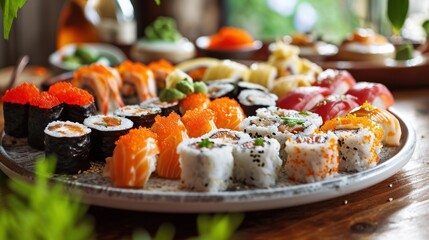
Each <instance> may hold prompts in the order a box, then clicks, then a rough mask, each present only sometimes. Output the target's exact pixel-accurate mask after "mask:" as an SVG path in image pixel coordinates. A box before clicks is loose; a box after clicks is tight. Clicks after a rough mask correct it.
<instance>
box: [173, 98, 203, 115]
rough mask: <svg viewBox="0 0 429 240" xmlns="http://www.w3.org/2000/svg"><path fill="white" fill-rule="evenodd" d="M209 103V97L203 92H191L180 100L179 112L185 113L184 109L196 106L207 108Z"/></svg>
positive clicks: (195, 107)
mask: <svg viewBox="0 0 429 240" xmlns="http://www.w3.org/2000/svg"><path fill="white" fill-rule="evenodd" d="M209 104H210V98H209V97H208V96H207V95H206V94H204V93H193V94H190V95H188V96H186V98H184V99H182V100H181V101H180V104H179V105H180V106H179V109H180V113H182V115H183V114H185V113H186V111H188V110H192V109H197V108H207V107H208V106H209Z"/></svg>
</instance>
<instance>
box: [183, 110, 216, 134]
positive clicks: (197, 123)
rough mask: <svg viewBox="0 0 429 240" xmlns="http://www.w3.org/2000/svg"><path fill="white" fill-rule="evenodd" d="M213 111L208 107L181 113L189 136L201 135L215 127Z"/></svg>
mask: <svg viewBox="0 0 429 240" xmlns="http://www.w3.org/2000/svg"><path fill="white" fill-rule="evenodd" d="M214 119H215V116H214V112H213V111H212V110H210V109H194V110H189V111H187V112H186V113H185V115H183V117H182V122H183V124H184V125H185V127H186V130H187V131H188V135H189V137H191V138H196V137H201V136H202V135H204V134H206V133H208V132H210V131H212V130H214V129H216V125H215V123H214Z"/></svg>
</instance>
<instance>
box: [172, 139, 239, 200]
mask: <svg viewBox="0 0 429 240" xmlns="http://www.w3.org/2000/svg"><path fill="white" fill-rule="evenodd" d="M232 149H233V147H232V146H231V145H229V144H224V143H220V142H219V141H216V140H210V139H207V138H194V139H189V140H186V141H183V142H182V143H180V144H179V146H178V147H177V153H178V154H179V155H180V158H179V162H180V167H181V169H182V172H181V174H180V181H181V185H182V187H183V188H185V189H188V190H191V191H197V192H219V191H224V190H226V189H227V188H228V186H229V184H230V181H231V179H232V173H233V164H234V159H233V156H232Z"/></svg>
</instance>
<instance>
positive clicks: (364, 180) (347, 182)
mask: <svg viewBox="0 0 429 240" xmlns="http://www.w3.org/2000/svg"><path fill="white" fill-rule="evenodd" d="M392 112H393V113H394V114H395V115H396V116H397V117H398V119H399V121H400V123H401V127H402V138H401V145H400V146H398V147H384V148H383V150H382V154H381V161H380V163H379V164H378V165H377V166H375V167H374V168H371V169H368V170H366V171H362V172H358V173H350V174H344V175H341V176H338V177H336V178H333V179H331V180H326V181H322V182H317V183H308V184H299V185H297V184H293V183H290V182H288V181H287V180H286V178H285V177H284V176H283V177H282V178H281V179H280V180H279V183H278V184H277V185H276V186H275V187H272V188H268V189H252V188H246V187H243V186H241V187H240V188H238V187H237V186H236V187H235V188H233V189H231V190H229V191H225V192H220V193H198V192H185V191H183V190H178V187H177V186H178V184H179V181H178V180H166V179H161V178H157V177H151V179H150V180H149V182H148V184H147V185H146V187H145V189H121V188H115V187H112V186H111V183H110V180H109V179H107V178H103V177H102V176H101V173H100V172H99V171H98V172H96V173H83V174H79V175H77V176H76V177H77V179H73V176H70V175H68V176H64V175H62V176H54V179H58V178H59V177H61V180H62V181H65V182H66V183H67V184H68V186H69V187H70V188H71V189H78V190H80V191H81V192H82V193H83V195H84V201H86V202H87V203H90V204H94V205H99V206H105V207H112V208H121V209H128V210H140V211H152V212H170V213H201V212H236V211H255V210H266V209H275V208H283V207H291V206H298V205H303V204H308V203H313V202H318V201H322V200H326V199H331V198H335V197H339V196H342V195H345V194H348V193H352V192H356V191H359V190H362V189H364V188H367V187H369V186H372V185H374V184H377V183H379V182H381V181H383V180H385V179H387V178H389V177H391V176H392V175H394V174H395V173H396V172H398V171H399V170H400V169H401V168H402V167H403V166H404V165H405V164H406V163H407V162H408V161H409V159H410V158H411V156H412V154H413V152H414V148H415V145H416V134H415V131H414V129H413V128H412V126H411V125H410V123H408V122H406V121H404V120H403V119H402V118H401V116H400V115H399V114H398V113H397V112H396V111H394V110H393V111H392ZM0 156H1V157H0V168H1V169H2V170H3V171H4V172H5V173H6V174H7V175H9V176H10V177H21V178H25V179H30V180H31V179H32V178H33V177H34V174H33V168H34V162H35V159H36V158H37V157H40V156H44V153H43V152H41V151H37V150H35V149H32V148H31V147H29V146H28V145H27V144H26V141H25V140H23V141H22V142H16V141H15V142H13V141H12V140H11V139H10V138H8V136H5V135H4V134H3V137H2V145H1V147H0ZM99 165H100V164H96V165H93V167H94V168H95V167H96V166H99Z"/></svg>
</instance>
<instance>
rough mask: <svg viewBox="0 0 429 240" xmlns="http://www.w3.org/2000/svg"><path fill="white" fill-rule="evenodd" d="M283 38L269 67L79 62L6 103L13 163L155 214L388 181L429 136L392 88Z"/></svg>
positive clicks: (296, 197)
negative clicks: (66, 74)
mask: <svg viewBox="0 0 429 240" xmlns="http://www.w3.org/2000/svg"><path fill="white" fill-rule="evenodd" d="M298 53H299V50H298V49H297V48H296V47H293V46H290V45H285V44H283V43H281V42H279V43H277V45H275V46H274V47H273V48H272V53H271V55H270V57H269V59H268V61H267V62H258V63H254V64H251V65H250V66H247V65H244V64H242V63H239V62H236V61H233V60H220V59H215V58H197V59H191V60H188V61H184V62H182V63H180V64H178V65H173V64H171V63H170V62H168V61H166V60H163V59H161V60H159V61H156V62H151V63H150V64H148V65H145V64H143V63H140V62H132V61H129V60H126V61H124V62H123V63H121V64H119V65H118V66H115V67H109V66H106V65H102V64H97V63H94V64H91V65H89V66H81V67H79V68H78V69H77V70H76V71H75V72H74V73H73V76H71V79H69V80H68V81H58V82H51V84H48V85H47V86H45V87H46V88H45V89H42V90H40V89H38V88H37V87H36V86H35V85H34V84H29V83H22V84H21V85H19V86H16V87H14V88H12V89H9V90H7V91H6V93H5V94H4V96H3V97H2V102H3V113H4V120H5V121H4V123H5V124H4V131H3V134H2V136H1V147H0V156H1V159H0V160H1V161H0V167H1V169H2V170H3V171H4V172H5V173H6V174H8V175H10V176H14V177H22V178H26V179H30V180H31V179H32V178H33V177H34V167H35V165H36V162H37V161H38V159H41V158H42V159H43V157H45V156H46V157H48V156H51V155H54V156H55V157H56V160H57V162H56V168H55V174H54V175H53V176H52V179H53V180H57V181H62V182H65V183H66V186H68V187H69V188H70V190H78V191H80V192H82V193H83V195H84V200H85V201H87V202H88V203H90V204H94V205H100V206H106V207H114V208H123V209H131V210H142V211H155V212H195V213H196V212H224V211H253V210H264V209H274V208H281V207H290V206H297V205H302V204H307V203H312V202H317V201H322V200H326V199H330V198H334V197H338V196H342V195H344V194H348V193H351V192H355V191H358V190H362V189H364V188H366V187H369V186H371V185H374V184H376V183H378V182H381V181H383V180H385V179H387V178H388V177H390V176H392V175H393V174H395V173H396V172H398V171H399V170H400V169H401V168H402V167H403V166H404V165H405V164H406V163H407V162H408V160H409V159H410V158H411V155H412V153H413V151H414V147H415V141H416V136H415V133H414V130H413V128H412V126H411V125H410V124H409V123H408V122H407V121H406V120H405V119H404V118H403V116H401V114H400V113H398V112H396V111H395V110H394V98H393V96H392V94H391V92H390V91H389V89H388V88H387V87H386V86H384V85H383V84H380V83H373V82H356V80H355V79H354V77H353V76H352V75H351V74H350V73H349V72H347V71H341V70H337V69H326V70H323V69H322V68H321V67H320V66H318V65H317V64H316V63H313V62H311V61H309V60H308V59H304V58H300V57H299V56H298Z"/></svg>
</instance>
